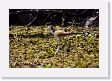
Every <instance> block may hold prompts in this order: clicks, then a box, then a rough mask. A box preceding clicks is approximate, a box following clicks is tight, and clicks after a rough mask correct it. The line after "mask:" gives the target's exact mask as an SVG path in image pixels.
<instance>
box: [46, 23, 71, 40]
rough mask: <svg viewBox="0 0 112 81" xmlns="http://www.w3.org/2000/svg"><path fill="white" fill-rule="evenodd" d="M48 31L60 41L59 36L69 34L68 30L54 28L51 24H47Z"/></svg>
mask: <svg viewBox="0 0 112 81" xmlns="http://www.w3.org/2000/svg"><path fill="white" fill-rule="evenodd" d="M48 28H49V30H50V32H51V33H52V34H53V35H54V37H56V39H57V41H60V39H61V37H63V36H66V35H69V34H70V33H69V32H65V31H64V30H56V31H55V30H54V28H53V25H49V26H48Z"/></svg>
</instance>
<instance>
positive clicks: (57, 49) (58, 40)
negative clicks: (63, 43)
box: [55, 36, 60, 54]
mask: <svg viewBox="0 0 112 81" xmlns="http://www.w3.org/2000/svg"><path fill="white" fill-rule="evenodd" d="M56 39H57V46H56V47H57V48H56V51H55V54H57V53H58V51H59V49H60V39H59V38H58V37H57V36H56Z"/></svg>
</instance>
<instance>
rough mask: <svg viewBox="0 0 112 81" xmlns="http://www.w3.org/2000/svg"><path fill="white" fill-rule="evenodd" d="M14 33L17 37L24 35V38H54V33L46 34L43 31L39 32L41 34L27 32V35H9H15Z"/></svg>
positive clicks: (10, 35) (12, 35)
mask: <svg viewBox="0 0 112 81" xmlns="http://www.w3.org/2000/svg"><path fill="white" fill-rule="evenodd" d="M14 35H15V36H17V37H22V38H53V35H52V34H46V35H44V34H43V33H39V34H32V35H31V34H26V35H16V34H9V37H13V38H14Z"/></svg>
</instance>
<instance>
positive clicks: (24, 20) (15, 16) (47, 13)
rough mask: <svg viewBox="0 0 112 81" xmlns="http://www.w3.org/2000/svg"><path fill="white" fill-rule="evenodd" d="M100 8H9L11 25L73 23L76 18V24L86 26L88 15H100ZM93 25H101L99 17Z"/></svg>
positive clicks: (65, 24)
mask: <svg viewBox="0 0 112 81" xmlns="http://www.w3.org/2000/svg"><path fill="white" fill-rule="evenodd" d="M97 12H99V10H98V9H9V25H10V26H11V25H19V26H20V25H22V26H25V25H28V24H29V23H30V22H32V23H31V24H30V25H36V26H37V25H38V26H40V25H46V24H47V23H49V22H50V23H52V24H53V25H62V21H63V20H62V19H64V26H68V25H71V23H72V22H73V20H75V25H79V26H84V24H85V22H86V20H87V18H88V17H93V16H99V13H97ZM32 20H34V21H32ZM92 25H95V26H98V25H99V17H97V19H96V20H95V21H94V22H93V24H92Z"/></svg>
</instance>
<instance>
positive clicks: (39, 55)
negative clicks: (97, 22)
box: [9, 26, 99, 68]
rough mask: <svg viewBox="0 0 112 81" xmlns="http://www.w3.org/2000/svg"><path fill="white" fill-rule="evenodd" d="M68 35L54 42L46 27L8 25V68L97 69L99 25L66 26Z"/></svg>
mask: <svg viewBox="0 0 112 81" xmlns="http://www.w3.org/2000/svg"><path fill="white" fill-rule="evenodd" d="M66 29H67V31H69V32H72V34H71V35H69V36H66V37H64V38H62V41H61V42H60V49H59V52H58V53H57V54H55V51H56V46H57V41H56V39H55V38H54V36H53V35H52V34H51V33H50V32H49V30H48V29H47V27H46V26H31V27H24V26H11V27H9V46H10V47H9V67H10V68H98V67H99V38H98V37H96V36H95V34H96V33H97V34H98V32H99V29H98V27H91V28H90V29H84V28H82V27H77V28H73V27H67V28H66Z"/></svg>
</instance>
